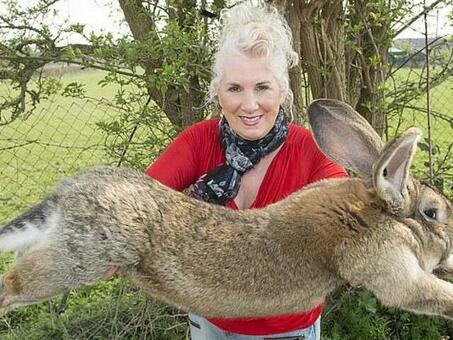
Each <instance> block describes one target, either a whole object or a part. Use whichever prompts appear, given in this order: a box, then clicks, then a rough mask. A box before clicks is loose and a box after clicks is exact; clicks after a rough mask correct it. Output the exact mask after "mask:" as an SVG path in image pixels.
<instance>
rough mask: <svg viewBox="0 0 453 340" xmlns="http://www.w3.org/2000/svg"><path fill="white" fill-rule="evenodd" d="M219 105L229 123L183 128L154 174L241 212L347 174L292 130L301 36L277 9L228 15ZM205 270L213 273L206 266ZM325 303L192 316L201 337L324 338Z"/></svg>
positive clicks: (217, 64) (195, 338)
mask: <svg viewBox="0 0 453 340" xmlns="http://www.w3.org/2000/svg"><path fill="white" fill-rule="evenodd" d="M221 23H222V31H221V35H220V38H219V47H218V50H217V53H216V54H215V61H214V65H213V79H212V81H211V87H210V94H209V96H210V99H211V100H216V101H217V102H218V104H219V106H220V108H221V113H222V118H221V119H218V118H216V119H211V120H207V121H203V122H200V123H197V124H195V125H193V126H192V127H190V128H188V129H187V130H185V131H183V132H182V133H181V134H180V135H179V136H178V137H177V138H176V139H175V140H174V142H173V143H171V144H170V145H169V147H168V148H167V149H166V151H165V152H164V153H163V154H162V155H161V156H160V157H159V158H158V159H157V160H156V161H155V162H154V163H153V164H152V165H150V166H149V167H148V169H146V173H147V174H148V175H149V176H151V177H153V178H155V179H157V180H159V181H160V182H162V183H163V184H165V185H167V186H169V187H171V188H173V189H175V190H184V189H185V188H188V187H190V186H191V185H192V194H193V195H194V196H195V197H197V198H199V199H202V200H205V201H207V202H212V203H214V204H222V205H225V206H227V207H229V208H231V209H248V208H260V207H264V206H266V205H268V204H271V203H273V202H276V201H279V200H281V199H283V198H285V197H286V196H288V195H289V194H290V193H292V192H294V191H297V190H299V189H301V188H302V187H303V186H305V185H307V184H309V183H312V182H315V181H317V180H320V179H322V178H328V177H340V176H345V175H346V174H345V172H344V170H343V169H342V168H341V167H339V166H338V165H336V164H334V163H332V162H330V161H329V160H328V159H326V158H325V156H324V155H323V154H322V153H321V152H320V151H319V150H318V149H317V147H316V145H315V143H314V141H313V139H312V137H311V135H310V133H309V132H308V131H307V130H306V129H304V128H302V127H299V126H296V125H294V124H289V125H288V124H287V122H286V119H285V112H284V109H283V107H285V106H286V107H288V106H289V107H290V105H291V99H292V93H291V90H290V89H289V80H288V68H289V67H290V66H292V65H293V64H295V63H296V61H297V55H296V53H295V52H294V51H293V49H292V46H291V33H290V30H289V28H288V26H287V24H286V23H285V21H284V19H283V18H282V17H281V16H280V15H279V14H278V12H277V11H276V10H275V9H274V8H270V7H266V6H264V5H260V6H256V7H253V6H250V5H248V4H241V5H238V6H235V7H233V8H231V9H229V10H224V11H223V12H222V13H221ZM198 265H200V266H203V263H199V264H198ZM321 310H322V305H320V306H318V307H316V308H315V309H313V310H311V311H301V312H300V313H297V314H294V315H277V316H269V317H260V318H254V317H253V316H250V317H249V318H244V319H219V318H215V319H213V318H211V319H209V320H208V319H205V318H203V317H202V316H198V315H193V314H190V315H189V321H190V329H191V338H192V340H200V339H204V340H208V339H209V340H216V339H244V340H245V339H249V340H251V339H268V338H286V337H287V338H288V339H299V338H300V339H302V338H303V339H319V338H320V328H319V327H320V326H319V324H320V321H319V317H320V313H321Z"/></svg>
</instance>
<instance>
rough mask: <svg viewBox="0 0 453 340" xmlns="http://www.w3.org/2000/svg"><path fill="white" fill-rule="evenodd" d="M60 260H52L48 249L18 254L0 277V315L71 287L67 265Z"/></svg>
mask: <svg viewBox="0 0 453 340" xmlns="http://www.w3.org/2000/svg"><path fill="white" fill-rule="evenodd" d="M61 264H62V263H61V259H60V260H59V261H56V258H55V255H53V253H52V252H51V251H48V250H36V251H33V252H30V253H27V254H26V255H24V256H22V257H20V258H19V259H18V261H17V263H15V264H14V266H13V267H12V268H10V269H9V270H8V271H7V272H6V273H4V275H3V276H2V277H1V278H0V315H3V314H5V313H6V312H7V311H8V310H10V309H13V308H16V307H19V306H25V305H31V304H35V303H38V302H41V301H44V300H46V299H49V298H51V297H53V296H55V295H57V294H59V293H62V292H63V291H64V290H66V289H68V288H71V287H72V286H73V284H71V275H70V269H69V268H64V266H62V265H61Z"/></svg>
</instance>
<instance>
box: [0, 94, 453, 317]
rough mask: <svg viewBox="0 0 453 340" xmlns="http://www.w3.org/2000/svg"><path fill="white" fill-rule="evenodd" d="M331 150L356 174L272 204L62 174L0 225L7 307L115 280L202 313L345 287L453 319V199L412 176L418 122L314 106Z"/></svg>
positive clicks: (299, 299) (312, 115)
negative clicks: (398, 122) (229, 201)
mask: <svg viewBox="0 0 453 340" xmlns="http://www.w3.org/2000/svg"><path fill="white" fill-rule="evenodd" d="M308 113H309V119H310V125H311V127H312V131H313V134H314V137H315V140H316V142H317V143H318V145H319V147H320V148H321V150H323V152H324V153H326V155H328V156H329V157H330V158H332V159H333V160H335V161H337V162H338V163H340V164H342V165H343V166H345V167H346V168H348V169H350V170H352V171H354V172H355V173H357V174H358V175H359V178H347V179H346V178H345V179H329V180H323V181H320V182H318V183H315V184H312V185H310V186H308V187H306V188H304V189H303V190H301V191H299V192H297V193H295V194H292V195H291V196H289V197H288V198H287V199H285V200H284V201H281V202H278V203H276V204H272V205H270V206H268V207H267V208H264V209H254V210H244V211H233V210H230V209H227V208H224V207H220V206H216V205H210V204H207V203H204V202H200V201H197V200H195V199H192V198H190V197H187V196H185V195H184V194H182V193H179V192H176V191H173V190H171V189H169V188H167V187H165V186H163V185H161V184H160V183H158V182H157V181H155V180H152V179H150V178H148V177H146V176H145V175H143V174H141V173H139V172H136V171H133V170H129V169H125V168H120V169H116V168H109V167H100V168H95V169H92V170H87V171H85V172H82V173H80V174H78V175H76V176H74V177H72V178H68V179H66V180H64V181H63V182H62V183H60V184H59V185H58V186H57V188H56V189H55V191H54V192H53V193H52V194H51V195H50V196H49V197H48V198H47V199H46V200H44V201H43V202H41V203H40V204H38V205H37V206H35V207H33V208H31V209H30V210H29V211H27V212H26V213H25V214H23V215H22V216H20V217H18V218H17V219H15V220H14V221H12V222H10V223H9V224H8V225H6V226H5V228H4V229H3V230H2V231H1V232H0V249H2V250H4V251H8V250H15V251H17V258H16V261H15V264H14V266H13V267H12V268H11V269H10V270H9V271H7V272H6V273H5V274H4V275H3V277H2V278H1V287H0V290H1V293H0V306H1V311H2V312H6V311H7V310H9V309H11V308H14V307H17V306H20V305H28V304H33V303H36V302H38V301H42V300H45V299H48V298H50V297H52V296H55V295H56V294H58V293H61V292H63V291H64V290H66V289H70V288H76V287H80V286H82V285H87V284H91V283H93V282H95V281H96V280H97V279H99V278H109V277H111V275H112V274H113V273H114V272H115V270H117V272H118V273H120V274H122V275H124V276H126V277H128V278H129V279H131V280H132V281H133V282H135V283H136V285H137V286H138V287H140V288H141V289H143V290H144V291H145V292H146V293H147V294H149V295H151V296H153V297H155V298H157V299H161V300H164V301H166V302H168V303H170V304H172V305H174V306H177V307H179V308H181V309H184V310H187V311H191V312H194V313H198V314H201V315H205V316H218V317H242V316H260V315H273V314H286V313H292V312H296V311H301V310H309V309H311V308H313V307H315V306H316V305H318V304H319V303H320V302H322V301H323V299H324V298H325V296H326V295H327V294H329V293H330V292H332V291H333V290H334V289H335V288H337V287H339V286H340V285H343V284H345V283H349V284H351V285H353V286H363V287H366V288H367V289H369V290H370V291H372V292H373V293H374V294H375V295H376V296H377V297H378V298H379V299H380V300H381V301H382V302H383V303H384V304H386V305H388V306H396V307H400V308H403V309H408V310H412V311H415V312H418V313H424V314H438V315H443V316H445V317H448V318H453V284H451V283H449V282H447V281H444V280H442V279H440V278H438V277H436V276H435V275H434V274H433V271H435V270H436V271H439V272H443V273H447V274H449V273H453V257H451V252H452V248H451V240H452V239H453V218H452V206H451V203H450V202H449V201H448V200H447V199H446V198H445V197H444V196H442V195H441V194H440V193H439V192H437V191H436V190H435V189H433V188H431V187H430V186H427V185H425V184H421V183H419V182H418V181H416V180H414V179H413V178H412V177H411V176H410V174H409V166H410V163H411V160H412V157H413V154H414V152H415V149H416V144H417V140H418V138H419V136H420V131H419V130H418V129H415V128H411V129H409V130H407V131H406V132H405V133H403V134H402V135H401V136H400V137H398V138H397V139H395V140H393V141H392V142H390V143H389V144H387V145H386V146H384V145H383V143H382V141H381V140H380V139H379V137H378V136H377V135H376V134H375V133H374V131H373V130H372V128H371V127H370V126H369V125H368V123H367V122H366V121H365V120H364V119H363V118H362V117H361V116H360V115H359V114H358V113H357V112H355V111H354V110H353V109H352V108H351V107H350V106H348V105H346V104H343V103H341V102H338V101H333V100H317V101H315V102H313V103H312V104H311V105H310V107H309V110H308Z"/></svg>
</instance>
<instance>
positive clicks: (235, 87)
mask: <svg viewBox="0 0 453 340" xmlns="http://www.w3.org/2000/svg"><path fill="white" fill-rule="evenodd" d="M228 91H229V92H239V91H241V88H240V87H239V86H231V87H229V88H228Z"/></svg>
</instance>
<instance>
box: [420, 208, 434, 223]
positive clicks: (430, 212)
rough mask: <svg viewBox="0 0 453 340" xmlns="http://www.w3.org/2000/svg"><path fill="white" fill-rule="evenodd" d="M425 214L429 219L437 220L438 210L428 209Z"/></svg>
mask: <svg viewBox="0 0 453 340" xmlns="http://www.w3.org/2000/svg"><path fill="white" fill-rule="evenodd" d="M423 213H424V214H425V215H426V216H427V217H429V218H431V219H433V220H435V219H436V217H437V209H435V208H431V209H426V210H425V211H423Z"/></svg>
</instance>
